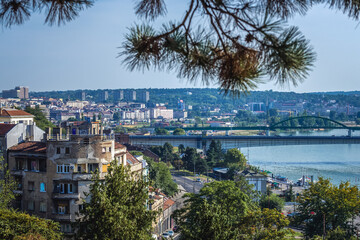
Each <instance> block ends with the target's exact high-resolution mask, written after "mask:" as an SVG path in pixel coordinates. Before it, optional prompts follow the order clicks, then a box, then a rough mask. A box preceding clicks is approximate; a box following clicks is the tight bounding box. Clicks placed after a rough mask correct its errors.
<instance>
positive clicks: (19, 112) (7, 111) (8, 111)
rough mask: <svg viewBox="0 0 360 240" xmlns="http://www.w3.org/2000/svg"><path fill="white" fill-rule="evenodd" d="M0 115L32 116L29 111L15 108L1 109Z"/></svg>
mask: <svg viewBox="0 0 360 240" xmlns="http://www.w3.org/2000/svg"><path fill="white" fill-rule="evenodd" d="M0 116H1V117H10V116H28V117H30V116H32V117H33V115H31V114H30V113H28V112H25V111H23V110H17V109H2V110H1V111H0Z"/></svg>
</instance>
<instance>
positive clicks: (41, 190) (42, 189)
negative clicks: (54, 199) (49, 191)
mask: <svg viewBox="0 0 360 240" xmlns="http://www.w3.org/2000/svg"><path fill="white" fill-rule="evenodd" d="M40 192H46V184H45V183H43V182H41V183H40Z"/></svg>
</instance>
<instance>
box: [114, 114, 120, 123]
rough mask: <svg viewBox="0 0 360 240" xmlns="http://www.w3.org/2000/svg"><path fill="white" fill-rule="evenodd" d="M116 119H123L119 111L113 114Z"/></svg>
mask: <svg viewBox="0 0 360 240" xmlns="http://www.w3.org/2000/svg"><path fill="white" fill-rule="evenodd" d="M113 118H114V121H116V122H118V121H120V119H121V115H120V113H119V112H115V113H114V115H113Z"/></svg>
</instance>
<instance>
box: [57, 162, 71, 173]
mask: <svg viewBox="0 0 360 240" xmlns="http://www.w3.org/2000/svg"><path fill="white" fill-rule="evenodd" d="M56 171H57V172H58V173H69V172H70V164H58V165H57V170H56Z"/></svg>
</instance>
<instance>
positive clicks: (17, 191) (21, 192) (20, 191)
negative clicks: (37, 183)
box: [13, 190, 23, 195]
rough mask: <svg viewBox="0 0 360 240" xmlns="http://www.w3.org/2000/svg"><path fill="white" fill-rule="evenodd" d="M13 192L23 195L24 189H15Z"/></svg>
mask: <svg viewBox="0 0 360 240" xmlns="http://www.w3.org/2000/svg"><path fill="white" fill-rule="evenodd" d="M13 193H14V194H16V195H22V194H23V191H22V190H13Z"/></svg>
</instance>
